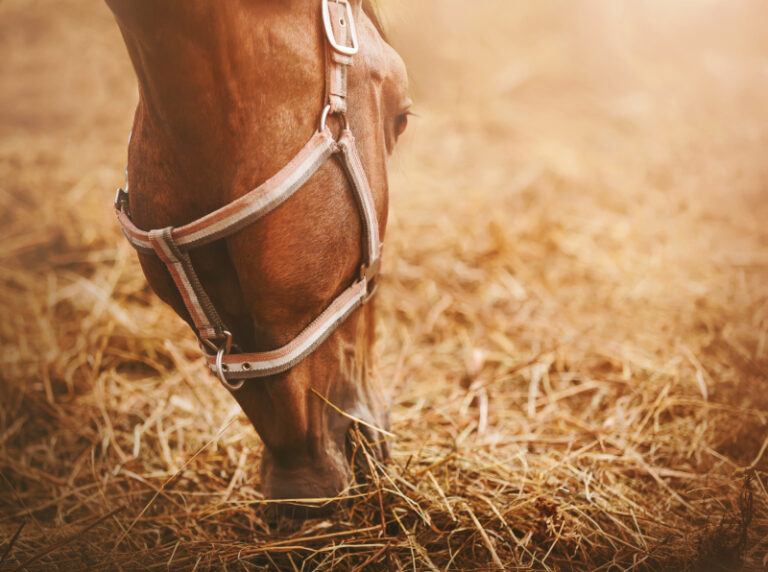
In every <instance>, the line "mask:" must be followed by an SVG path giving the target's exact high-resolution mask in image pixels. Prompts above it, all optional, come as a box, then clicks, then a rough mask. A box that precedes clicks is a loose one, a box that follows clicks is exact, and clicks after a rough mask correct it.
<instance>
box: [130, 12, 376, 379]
mask: <svg viewBox="0 0 768 572" xmlns="http://www.w3.org/2000/svg"><path fill="white" fill-rule="evenodd" d="M321 18H322V22H323V29H324V31H325V38H326V42H325V44H326V48H325V64H326V66H325V67H326V102H325V107H324V109H323V111H322V113H321V118H320V122H319V123H320V127H319V128H318V131H317V132H315V134H314V135H313V136H312V137H311V138H310V140H309V141H308V142H307V143H306V144H305V145H304V146H303V147H302V148H301V150H300V151H299V152H298V153H297V154H296V155H295V156H294V157H293V158H292V159H291V160H290V161H289V162H288V163H287V164H286V165H285V166H284V167H283V168H282V169H280V171H278V172H277V173H276V174H275V175H273V176H272V177H270V178H269V179H268V180H267V181H265V182H264V183H262V184H261V185H259V186H258V187H256V188H255V189H253V190H251V191H250V192H248V193H246V194H245V195H243V196H241V197H240V198H238V199H236V200H234V201H232V202H231V203H229V204H227V205H224V206H223V207H221V208H219V209H217V210H215V211H213V212H211V213H209V214H207V215H205V216H203V217H201V218H199V219H197V220H194V221H192V222H190V223H187V224H185V225H183V226H180V227H166V228H161V229H153V230H149V231H145V230H142V229H140V228H138V227H137V226H136V225H135V224H134V223H133V221H132V220H131V216H130V209H129V201H128V192H127V191H125V190H122V189H118V191H117V194H116V196H115V213H116V215H117V219H118V221H119V223H120V226H121V228H122V231H123V234H124V235H125V237H126V238H127V239H128V241H129V242H130V243H131V244H132V245H133V246H134V248H136V250H138V251H139V252H142V253H146V254H154V255H156V256H158V257H159V258H160V260H161V261H162V262H163V263H164V264H165V266H166V268H167V269H168V272H169V274H170V275H171V277H172V278H173V281H174V283H175V285H176V287H177V289H178V290H179V293H180V294H181V297H182V300H183V301H184V305H185V306H186V308H187V311H188V312H189V314H190V316H191V317H192V321H193V323H194V325H195V330H196V332H197V336H198V339H199V340H200V342H201V343H200V346H201V348H202V350H203V354H204V355H205V359H206V362H207V363H208V367H209V368H210V370H211V372H212V373H213V374H214V375H216V376H217V377H218V378H219V380H220V381H221V382H222V383H223V384H224V385H225V386H226V387H227V388H228V389H230V390H236V389H239V388H240V387H241V386H242V385H243V383H244V382H245V381H246V380H248V379H254V378H263V377H267V376H271V375H275V374H279V373H282V372H285V371H287V370H289V369H291V368H292V367H294V366H295V365H296V364H298V363H300V362H301V361H302V360H304V359H305V358H306V357H307V356H308V355H310V354H311V353H312V352H313V351H314V350H315V349H317V347H318V346H320V344H322V343H323V341H325V340H326V339H327V338H328V336H330V335H331V333H333V331H334V330H335V329H336V328H337V327H338V326H339V325H340V324H342V323H343V322H344V321H345V320H346V319H347V318H348V317H349V316H350V315H351V314H352V313H353V312H354V311H355V310H356V309H357V308H359V307H360V306H362V305H363V304H365V303H366V302H367V301H368V300H369V299H370V298H371V297H372V296H373V293H374V292H375V279H376V276H377V274H378V271H379V268H380V260H381V248H382V245H381V240H380V236H379V223H378V217H377V214H376V207H375V203H374V200H373V193H372V192H371V188H370V185H369V183H368V178H367V176H366V174H365V170H364V169H363V165H362V161H361V160H360V155H359V153H358V151H357V146H356V145H355V138H354V136H353V135H352V132H351V130H350V129H349V125H348V124H347V125H346V127H345V128H344V129H343V130H342V132H341V135H340V136H339V138H338V140H336V139H334V137H333V134H332V133H331V131H330V130H329V129H328V128H327V127H326V126H325V120H326V118H327V116H328V115H334V114H335V115H341V116H342V117H343V118H344V121H345V124H346V110H347V72H348V68H349V66H351V65H352V64H353V56H354V55H355V54H356V53H357V51H358V39H357V31H356V29H355V20H354V13H353V9H352V6H351V4H350V2H349V0H322V1H321ZM331 156H334V157H336V158H337V159H338V160H339V162H340V163H341V166H342V168H343V172H344V173H345V175H346V178H347V179H348V180H349V183H350V188H351V191H352V194H353V196H354V198H355V202H356V204H357V207H358V213H359V215H360V221H361V228H362V244H361V249H362V255H361V261H360V268H359V272H358V276H357V277H356V279H355V280H354V282H353V283H352V284H351V285H350V286H348V287H347V288H346V289H345V290H343V291H342V293H341V294H339V295H338V296H337V297H336V298H335V299H333V300H332V301H331V302H330V303H329V305H328V306H327V307H326V308H325V310H323V312H321V314H320V315H319V316H317V317H316V318H315V319H314V320H313V321H312V322H310V323H309V325H307V326H306V327H305V328H304V329H303V330H302V331H301V332H300V333H299V334H298V335H297V336H296V337H295V338H294V339H293V340H291V341H290V342H289V343H287V344H286V345H284V346H282V347H280V348H277V349H274V350H270V351H266V352H245V353H232V352H231V348H232V347H236V346H233V343H232V341H233V340H232V335H231V334H230V332H229V331H228V329H227V326H226V325H225V324H224V322H223V321H222V319H221V317H220V315H219V314H218V312H217V311H216V308H215V307H214V305H213V303H212V302H211V300H210V298H209V296H208V294H207V293H206V291H205V289H204V288H203V285H202V283H201V282H200V279H199V278H198V276H197V273H196V272H195V269H194V266H193V264H192V261H191V258H190V256H189V252H190V251H191V250H193V249H194V248H196V247H199V246H203V245H205V244H209V243H211V242H214V241H216V240H219V239H222V238H225V237H227V236H230V235H232V234H234V233H236V232H238V231H240V230H242V229H243V228H245V227H247V226H249V225H251V224H253V223H255V222H257V221H258V220H260V219H261V218H263V217H265V216H267V215H268V214H269V213H270V212H272V211H273V210H274V209H275V208H277V207H278V206H279V205H281V204H282V203H284V202H285V201H286V200H288V199H289V198H290V197H291V196H292V195H293V194H294V193H295V192H296V191H298V190H299V189H300V188H301V187H302V186H303V185H304V184H305V183H306V182H307V181H308V180H309V179H310V177H312V175H313V174H314V173H315V172H316V171H317V170H318V169H319V168H320V167H321V166H322V165H323V164H324V163H325V162H326V161H327V160H328V159H329V158H330V157H331ZM126 187H127V185H126Z"/></svg>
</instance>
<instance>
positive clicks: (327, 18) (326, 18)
mask: <svg viewBox="0 0 768 572" xmlns="http://www.w3.org/2000/svg"><path fill="white" fill-rule="evenodd" d="M329 1H331V2H335V3H336V4H343V5H344V9H345V10H344V12H345V16H344V20H342V21H341V22H340V23H341V25H342V26H349V37H350V39H351V40H352V46H351V47H350V46H343V45H341V44H339V43H338V42H337V41H336V37H335V36H334V35H333V26H332V25H331V10H330V7H329V6H328V2H329ZM345 20H346V21H345ZM323 26H324V27H325V35H326V37H327V38H328V43H329V44H331V47H332V48H333V49H334V50H336V51H337V52H339V53H340V54H344V55H345V56H354V55H355V54H356V53H357V50H358V45H357V29H356V28H355V17H354V15H353V14H352V6H351V5H350V3H349V0H323Z"/></svg>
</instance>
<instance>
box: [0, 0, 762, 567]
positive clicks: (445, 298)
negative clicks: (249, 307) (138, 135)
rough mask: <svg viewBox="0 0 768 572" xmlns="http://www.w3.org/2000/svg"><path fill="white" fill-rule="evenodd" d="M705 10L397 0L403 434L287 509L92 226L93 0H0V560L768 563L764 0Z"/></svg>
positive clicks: (95, 215) (120, 563)
mask: <svg viewBox="0 0 768 572" xmlns="http://www.w3.org/2000/svg"><path fill="white" fill-rule="evenodd" d="M412 4H416V5H415V6H414V5H412ZM726 4H727V3H726V2H724V1H723V2H717V1H715V2H709V3H692V2H679V3H675V6H674V7H670V6H668V5H667V3H664V2H654V1H650V2H646V3H644V4H642V5H639V4H634V3H633V4H631V5H630V4H629V3H626V4H618V3H610V4H605V5H598V4H592V3H578V4H574V3H570V2H567V3H564V2H560V3H558V2H536V3H528V2H514V3H511V2H508V1H503V2H502V1H501V0H494V1H491V0H488V1H487V2H483V3H476V5H473V8H472V9H471V10H468V9H467V4H466V3H463V4H462V3H459V2H453V1H450V2H448V1H446V0H440V1H439V2H438V1H436V0H432V1H426V0H425V1H424V2H419V3H407V2H394V3H391V4H390V5H389V9H388V12H387V14H388V15H389V19H390V21H391V34H392V36H393V42H395V43H396V44H397V45H398V47H399V48H400V51H401V52H402V53H403V55H404V57H405V59H406V61H407V62H408V64H409V66H410V69H411V73H412V75H413V83H414V93H415V98H416V102H417V105H416V108H415V111H416V112H417V113H418V114H419V115H420V117H419V118H417V119H415V120H414V121H413V122H412V126H411V133H410V134H409V135H408V136H407V138H406V140H405V141H404V144H403V148H402V149H401V151H400V153H399V155H398V156H397V157H396V158H395V159H394V160H393V162H392V165H391V176H392V181H391V184H392V217H391V222H390V227H389V231H388V236H387V252H386V267H385V271H386V274H387V277H386V280H385V283H384V285H383V287H382V289H381V293H380V297H379V301H378V304H379V309H380V312H379V313H380V320H379V335H378V338H379V342H378V350H379V354H380V356H381V360H380V361H381V363H380V366H381V372H382V375H383V376H384V379H385V380H386V384H387V387H388V388H389V389H390V391H391V394H392V396H393V413H392V419H393V427H392V430H393V432H394V433H395V434H396V436H397V437H396V439H395V440H394V443H393V451H394V455H393V459H392V462H391V463H390V464H389V465H387V466H386V467H378V468H377V469H376V471H375V472H374V474H375V478H374V480H373V482H372V483H370V484H367V485H364V486H362V487H360V488H359V489H358V490H355V491H352V495H353V498H351V499H350V501H349V503H348V505H347V506H346V507H344V508H343V509H341V510H340V511H339V512H338V514H337V515H336V516H334V517H333V518H329V519H323V520H311V521H307V522H305V523H298V524H290V523H285V522H283V523H277V524H275V523H270V522H269V519H268V516H269V510H268V504H267V503H265V502H264V501H263V499H262V497H261V494H260V492H259V476H258V470H257V466H258V461H259V456H260V452H261V444H260V442H259V440H258V438H257V436H256V434H255V432H254V431H253V429H252V428H251V427H250V426H249V425H248V423H247V421H246V420H245V419H244V417H243V415H242V414H241V413H240V411H239V410H238V408H237V407H236V405H235V404H234V402H233V401H232V400H231V398H230V397H229V395H228V394H227V392H226V391H224V390H223V389H222V388H221V387H219V386H218V384H217V383H216V382H215V381H214V380H213V379H211V378H210V377H209V376H208V375H207V374H206V373H205V371H204V369H203V367H202V365H201V362H200V359H199V354H198V351H197V349H196V345H195V342H194V339H193V336H192V334H191V333H190V332H189V331H187V329H186V327H184V326H182V325H181V323H180V321H179V320H178V319H177V318H176V317H175V316H174V315H173V314H172V313H171V312H170V311H169V310H168V309H167V308H165V307H163V306H162V305H160V304H159V303H158V301H157V300H156V299H155V298H154V297H153V296H152V294H151V293H150V292H149V291H148V289H147V286H146V284H145V282H144V279H143V277H142V276H141V273H140V270H139V268H138V266H137V263H136V260H135V257H134V254H133V253H132V252H131V250H130V249H129V248H128V247H127V245H126V244H125V243H124V242H123V241H122V240H121V238H120V236H119V232H118V231H117V229H116V227H115V225H114V224H113V221H112V219H111V215H110V206H109V201H110V198H111V197H110V195H111V193H110V190H109V189H110V188H112V187H114V186H115V185H116V184H119V182H120V180H119V173H120V172H121V168H122V161H123V157H124V145H125V134H127V132H128V129H129V125H130V120H131V117H130V114H131V107H132V106H133V104H134V102H135V95H134V94H135V91H134V87H133V85H134V83H133V79H132V76H131V72H130V70H129V68H128V65H127V61H126V57H125V55H124V52H123V48H122V46H121V44H120V39H119V36H118V34H117V31H116V29H115V27H114V24H113V23H112V22H111V20H110V17H109V15H108V13H107V11H106V8H105V7H103V6H101V5H99V4H97V3H93V2H86V1H85V0H60V1H57V2H56V3H55V5H53V4H51V3H49V2H42V1H35V0H7V1H5V2H3V3H2V4H0V44H1V45H2V48H3V49H2V53H3V57H2V58H1V59H0V69H1V71H2V77H3V82H2V84H0V96H1V97H2V105H0V133H1V134H2V138H1V139H0V181H1V183H0V222H1V223H2V224H1V225H0V235H1V236H0V240H1V241H2V242H1V243H0V244H2V246H0V299H1V300H2V305H1V306H0V310H1V311H2V313H1V314H0V341H2V344H1V347H0V379H1V381H2V384H1V385H0V568H2V569H7V570H15V569H27V570H36V569H40V570H56V569H61V570H79V569H83V568H93V569H100V568H106V569H122V570H135V569H164V568H171V569H225V568H226V569H279V570H313V569H320V570H328V569H331V568H333V569H336V570H347V569H353V570H396V569H400V570H491V569H502V568H505V569H542V570H598V569H602V570H609V569H610V570H620V569H638V570H683V569H699V570H713V569H718V567H720V569H723V570H735V569H739V568H744V569H747V570H761V569H764V568H765V567H766V565H768V556H766V555H767V554H768V541H767V540H766V538H768V510H766V508H767V507H768V491H767V490H766V481H767V478H768V451H766V449H767V448H768V418H767V417H768V386H766V382H768V379H767V378H768V348H767V347H766V341H767V340H766V338H767V337H768V287H767V286H766V284H768V226H766V223H765V221H766V220H768V204H767V202H766V185H767V184H768V168H767V167H766V163H765V149H766V145H768V127H766V126H768V101H766V97H765V94H766V93H768V74H766V70H767V69H768V67H767V66H768V44H766V41H765V39H764V38H763V37H762V36H761V34H760V23H761V22H764V21H765V16H766V13H765V12H766V10H765V8H764V7H763V4H759V3H753V4H750V3H746V2H745V3H740V4H739V6H738V8H736V7H734V6H732V5H730V6H726ZM630 6H631V7H630ZM462 7H463V8H462ZM459 8H462V9H459ZM438 10H439V12H436V11H438ZM435 14H437V15H435ZM425 22H429V26H428V28H429V29H428V31H429V35H428V37H425V34H424V32H425V24H424V23H425Z"/></svg>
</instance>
